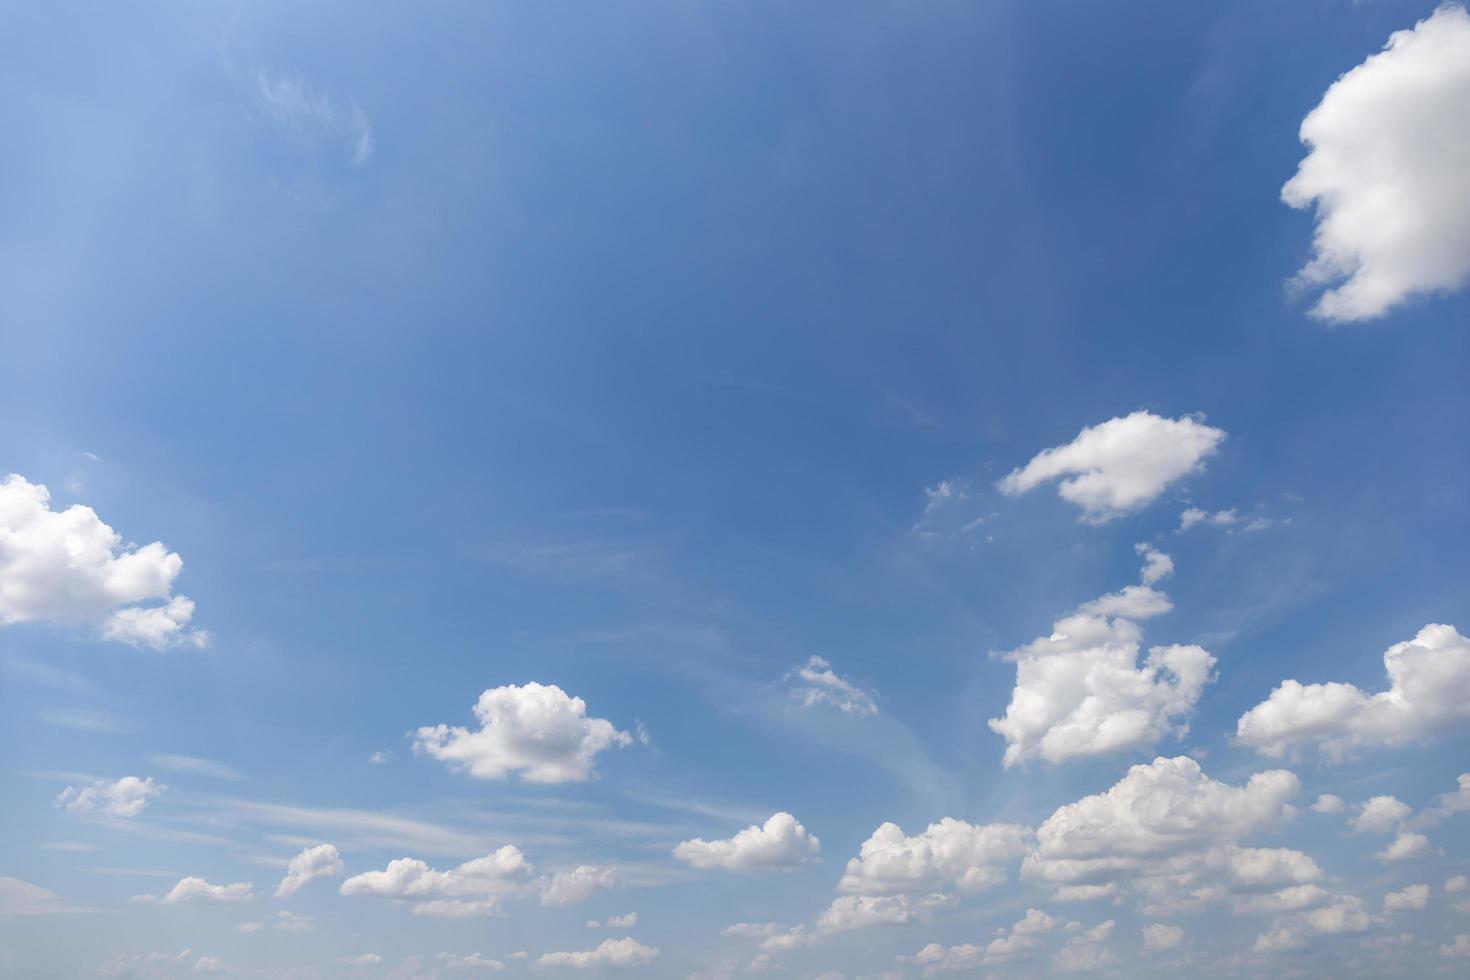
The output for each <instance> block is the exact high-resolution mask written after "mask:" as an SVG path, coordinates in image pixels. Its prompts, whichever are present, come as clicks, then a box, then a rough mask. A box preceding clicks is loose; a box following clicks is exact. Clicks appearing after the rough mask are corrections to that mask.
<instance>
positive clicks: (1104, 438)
mask: <svg viewBox="0 0 1470 980" xmlns="http://www.w3.org/2000/svg"><path fill="white" fill-rule="evenodd" d="M1224 438H1225V433H1224V431H1223V430H1221V429H1216V428H1212V427H1211V426H1208V425H1205V424H1204V422H1203V421H1202V420H1201V419H1200V418H1197V417H1194V416H1188V415H1186V416H1184V417H1182V418H1177V419H1169V418H1162V417H1160V416H1157V415H1154V414H1152V413H1149V412H1142V411H1140V412H1134V413H1133V414H1131V415H1125V416H1122V417H1120V418H1114V419H1109V420H1108V421H1106V422H1103V423H1101V424H1099V425H1094V426H1091V427H1089V428H1086V429H1083V430H1082V431H1081V432H1080V433H1078V435H1077V438H1075V439H1073V440H1072V441H1071V442H1069V443H1067V444H1066V445H1063V446H1054V447H1052V448H1051V449H1045V450H1042V451H1041V452H1040V453H1038V454H1037V455H1036V456H1035V457H1033V458H1032V459H1031V461H1030V462H1029V463H1027V464H1026V465H1025V466H1023V467H1021V468H1020V469H1017V470H1014V471H1012V472H1011V473H1010V474H1008V475H1007V476H1006V477H1005V478H1004V479H1002V480H1001V481H1000V482H999V483H998V484H997V486H998V487H999V488H1000V491H1001V493H1004V494H1006V495H1008V496H1016V495H1018V494H1023V493H1027V492H1028V491H1031V490H1034V489H1035V488H1036V487H1038V486H1040V485H1041V484H1043V483H1046V482H1049V481H1051V480H1056V479H1060V480H1061V483H1060V484H1059V485H1058V487H1057V493H1058V495H1060V496H1061V498H1062V499H1063V500H1066V501H1068V502H1070V503H1073V504H1076V505H1077V506H1078V507H1081V508H1082V520H1083V521H1085V522H1086V523H1089V524H1101V523H1104V522H1106V521H1110V520H1112V519H1113V518H1115V517H1119V516H1121V515H1123V514H1126V513H1128V512H1130V511H1135V510H1138V509H1139V508H1141V507H1143V506H1145V505H1147V504H1148V503H1150V502H1152V501H1153V500H1154V499H1155V498H1157V497H1158V496H1159V495H1160V494H1162V493H1163V492H1164V490H1166V489H1167V488H1168V487H1169V485H1170V484H1172V483H1174V482H1175V481H1177V480H1179V479H1181V478H1182V477H1184V476H1187V475H1188V474H1190V473H1193V472H1195V471H1196V470H1198V469H1199V468H1200V466H1201V465H1202V464H1203V462H1204V460H1205V459H1206V458H1207V457H1209V456H1212V455H1214V453H1215V452H1216V451H1217V450H1218V448H1219V445H1220V442H1221V441H1222V440H1223V439H1224Z"/></svg>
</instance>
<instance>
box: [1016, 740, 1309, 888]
mask: <svg viewBox="0 0 1470 980" xmlns="http://www.w3.org/2000/svg"><path fill="white" fill-rule="evenodd" d="M1300 785H1301V784H1300V782H1299V781H1298V779H1297V778H1296V776H1295V775H1293V774H1292V773H1290V772H1286V771H1284V770H1279V769H1277V770H1270V771H1267V772H1259V773H1256V774H1255V775H1253V776H1251V778H1250V779H1249V780H1248V781H1247V783H1246V784H1245V785H1244V786H1231V785H1228V784H1226V783H1221V782H1217V781H1216V780H1213V779H1211V778H1209V777H1208V776H1206V775H1205V774H1204V772H1203V771H1201V769H1200V767H1199V763H1197V762H1196V761H1195V760H1193V759H1191V758H1189V757H1187V756H1180V757H1178V758H1174V759H1165V758H1159V759H1155V760H1154V761H1153V762H1152V763H1150V764H1148V765H1137V766H1133V767H1132V768H1131V769H1129V770H1128V774H1127V775H1125V776H1124V777H1123V778H1122V779H1121V780H1119V781H1118V782H1117V783H1115V784H1114V785H1113V786H1112V787H1110V788H1109V789H1108V790H1107V791H1106V792H1103V793H1098V794H1095V795H1092V796H1087V797H1084V798H1083V799H1081V800H1078V801H1077V802H1076V803H1070V804H1067V805H1066V806H1063V807H1060V808H1058V809H1057V810H1056V812H1055V813H1053V814H1052V815H1051V816H1050V817H1048V818H1047V819H1046V821H1045V822H1044V823H1043V824H1042V825H1041V826H1040V827H1038V828H1037V830H1036V841H1037V843H1036V847H1035V848H1034V849H1033V850H1032V851H1031V852H1030V853H1029V854H1027V855H1026V857H1025V859H1024V860H1023V861H1022V863H1021V877H1022V878H1023V879H1026V880H1030V881H1034V882H1037V883H1040V884H1046V885H1051V886H1054V887H1065V886H1069V885H1098V884H1107V883H1112V882H1116V883H1120V884H1126V885H1127V886H1128V887H1130V888H1131V889H1132V890H1133V891H1135V892H1137V893H1138V894H1140V895H1141V896H1142V897H1143V898H1144V899H1146V901H1147V902H1148V907H1164V908H1170V907H1180V906H1185V905H1191V904H1202V903H1204V902H1209V901H1216V900H1221V899H1224V898H1226V897H1227V896H1230V895H1233V894H1247V893H1262V892H1266V891H1270V890H1273V889H1277V888H1282V887H1286V886H1291V885H1299V884H1304V883H1308V882H1310V881H1313V880H1315V879H1317V878H1320V877H1321V875H1322V871H1321V868H1319V867H1318V866H1317V864H1316V862H1314V861H1312V859H1311V858H1309V857H1308V856H1307V855H1305V854H1302V853H1301V852H1299V851H1293V850H1289V849H1285V848H1249V847H1242V846H1240V844H1239V842H1240V841H1241V840H1243V839H1245V838H1247V837H1249V836H1251V835H1253V834H1256V833H1260V832H1263V831H1266V830H1268V829H1271V828H1273V827H1275V826H1277V825H1278V824H1280V823H1281V822H1282V821H1283V820H1285V819H1287V818H1288V817H1289V816H1290V815H1291V814H1292V813H1293V812H1294V811H1293V808H1292V807H1291V805H1290V801H1291V799H1292V798H1293V797H1295V796H1296V794H1297V792H1298V791H1299V789H1300Z"/></svg>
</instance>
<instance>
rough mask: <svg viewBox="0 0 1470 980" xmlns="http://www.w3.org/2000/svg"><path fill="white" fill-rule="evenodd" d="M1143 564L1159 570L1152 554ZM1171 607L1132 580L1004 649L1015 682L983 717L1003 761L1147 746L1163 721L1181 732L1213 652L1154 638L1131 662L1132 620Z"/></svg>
mask: <svg viewBox="0 0 1470 980" xmlns="http://www.w3.org/2000/svg"><path fill="white" fill-rule="evenodd" d="M1152 554H1153V555H1158V554H1159V553H1158V552H1152ZM1159 557H1164V558H1167V556H1163V555H1160V556H1159ZM1171 568H1172V565H1171ZM1151 569H1152V570H1154V571H1157V570H1158V566H1157V565H1156V564H1155V563H1154V562H1153V560H1152V558H1150V563H1149V564H1146V565H1145V566H1144V576H1145V578H1146V579H1147V578H1148V576H1149V575H1150V570H1151ZM1170 608H1172V606H1171V605H1170V603H1169V599H1168V597H1167V596H1166V595H1164V594H1163V593H1162V592H1159V591H1157V590H1155V589H1154V588H1152V586H1150V585H1147V584H1144V585H1130V586H1128V587H1127V588H1125V589H1123V590H1122V591H1121V592H1114V593H1111V594H1109V595H1105V596H1102V597H1101V598H1098V599H1094V600H1092V601H1091V602H1087V603H1084V604H1083V605H1082V606H1081V607H1079V608H1078V609H1077V611H1076V612H1073V613H1071V614H1070V615H1068V616H1064V617H1063V618H1061V619H1059V620H1057V621H1056V622H1055V623H1053V624H1052V632H1051V634H1050V635H1049V636H1043V637H1038V638H1037V639H1035V640H1033V641H1031V642H1030V643H1028V644H1026V645H1025V646H1023V647H1021V648H1020V649H1017V650H1012V651H1010V652H1009V653H1006V654H1005V655H1004V656H1005V659H1007V660H1010V661H1012V662H1013V663H1015V665H1016V686H1015V689H1014V690H1013V691H1012V692H1011V701H1010V704H1008V705H1007V706H1006V713H1005V717H1003V718H992V719H990V721H989V725H990V729H991V730H992V731H994V732H996V733H997V734H999V735H1001V736H1003V737H1004V738H1005V740H1006V750H1005V755H1004V757H1003V759H1002V762H1003V764H1004V765H1005V766H1006V767H1007V768H1009V767H1011V766H1013V765H1016V764H1017V763H1020V762H1025V761H1026V760H1028V759H1033V758H1037V757H1040V758H1042V759H1045V760H1046V761H1047V762H1065V761H1067V760H1069V759H1078V758H1087V757H1090V756H1097V755H1106V754H1108V753H1112V752H1124V751H1128V750H1131V749H1139V748H1145V747H1147V746H1151V745H1154V744H1156V743H1157V742H1158V741H1159V740H1160V739H1161V738H1163V737H1164V736H1165V735H1167V734H1169V733H1170V732H1171V731H1174V732H1176V733H1177V734H1179V735H1183V734H1184V732H1185V731H1187V726H1186V725H1185V724H1184V723H1183V721H1182V719H1183V717H1184V716H1185V715H1187V714H1188V713H1189V712H1190V711H1192V710H1193V709H1194V705H1195V702H1196V701H1198V700H1199V696H1200V692H1201V691H1202V690H1203V689H1204V686H1205V684H1206V683H1208V681H1209V680H1210V670H1211V668H1213V667H1214V665H1215V658H1214V657H1213V656H1211V655H1210V654H1209V653H1208V652H1207V651H1205V650H1204V649H1203V648H1202V647H1198V646H1180V645H1173V646H1156V647H1152V648H1150V650H1149V653H1148V657H1147V658H1146V659H1145V660H1144V663H1143V666H1142V667H1140V666H1139V665H1138V654H1139V648H1140V645H1141V642H1142V639H1143V631H1142V630H1141V629H1140V628H1139V627H1138V625H1137V624H1136V623H1135V622H1134V621H1133V620H1135V619H1143V618H1147V617H1150V616H1156V615H1159V614H1160V613H1164V612H1167V611H1168V610H1169V609H1170Z"/></svg>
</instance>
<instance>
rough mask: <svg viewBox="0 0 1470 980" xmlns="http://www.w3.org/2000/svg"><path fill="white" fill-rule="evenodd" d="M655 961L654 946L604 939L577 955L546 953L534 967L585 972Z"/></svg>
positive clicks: (656, 949) (640, 964)
mask: <svg viewBox="0 0 1470 980" xmlns="http://www.w3.org/2000/svg"><path fill="white" fill-rule="evenodd" d="M656 959H658V948H657V947H656V946H645V945H643V944H642V943H640V942H638V941H637V940H636V939H632V938H624V939H604V940H603V941H602V942H601V943H599V944H598V946H597V948H596V949H591V950H586V951H583V952H579V953H546V954H544V955H542V956H541V958H540V959H538V960H537V961H536V966H537V967H551V966H571V967H576V968H578V969H584V970H585V969H594V968H597V967H629V966H643V965H645V964H648V963H652V962H653V961H654V960H656Z"/></svg>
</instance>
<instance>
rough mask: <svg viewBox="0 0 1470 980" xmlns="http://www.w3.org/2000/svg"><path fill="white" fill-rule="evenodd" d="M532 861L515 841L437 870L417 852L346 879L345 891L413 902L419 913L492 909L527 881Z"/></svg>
mask: <svg viewBox="0 0 1470 980" xmlns="http://www.w3.org/2000/svg"><path fill="white" fill-rule="evenodd" d="M531 872H532V868H531V864H530V862H529V861H527V860H526V858H525V855H523V854H522V853H521V852H520V849H519V848H517V847H515V846H514V845H511V844H507V845H505V846H504V847H501V848H500V849H499V850H497V851H495V852H494V853H493V854H487V855H485V856H484V857H480V858H475V859H473V860H470V861H466V862H465V863H463V864H461V865H459V866H458V867H455V868H451V869H450V870H448V871H437V870H435V869H433V868H431V867H429V866H428V865H427V864H425V863H424V862H423V861H419V860H417V859H414V858H398V859H397V860H394V861H389V862H388V867H387V868H386V869H385V870H383V871H368V872H365V873H363V874H360V875H354V876H353V877H351V878H348V879H347V880H346V881H344V882H342V887H341V888H340V889H339V891H340V892H341V893H342V894H343V895H368V896H375V897H378V898H392V899H403V900H410V901H413V902H415V905H414V909H413V911H414V912H415V913H417V914H420V915H445V916H467V915H489V914H493V913H495V912H496V911H498V910H499V908H500V903H501V901H502V899H504V898H506V897H508V896H511V895H515V894H519V893H521V892H523V891H525V890H526V888H528V887H529V884H530V879H531Z"/></svg>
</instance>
